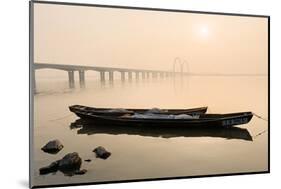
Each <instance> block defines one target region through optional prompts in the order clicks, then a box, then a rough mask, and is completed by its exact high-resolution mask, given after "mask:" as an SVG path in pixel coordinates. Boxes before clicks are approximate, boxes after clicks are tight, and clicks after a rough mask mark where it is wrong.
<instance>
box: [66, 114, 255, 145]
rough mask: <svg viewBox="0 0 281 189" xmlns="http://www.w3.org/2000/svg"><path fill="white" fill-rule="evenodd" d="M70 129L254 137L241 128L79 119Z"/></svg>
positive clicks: (91, 133)
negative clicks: (170, 125) (136, 124)
mask: <svg viewBox="0 0 281 189" xmlns="http://www.w3.org/2000/svg"><path fill="white" fill-rule="evenodd" d="M70 129H79V130H78V131H77V134H87V135H94V134H111V135H121V134H127V135H139V136H146V137H162V138H173V137H218V138H226V139H240V140H246V141H253V139H252V136H251V135H250V133H249V132H248V130H247V129H245V128H239V127H229V128H224V127H211V128H210V127H200V128H195V127H188V128H179V127H176V128H174V127H159V126H157V127H155V126H150V127H149V126H136V127H133V126H120V125H102V124H95V123H93V122H88V121H86V120H82V119H77V120H76V121H75V122H73V123H71V124H70Z"/></svg>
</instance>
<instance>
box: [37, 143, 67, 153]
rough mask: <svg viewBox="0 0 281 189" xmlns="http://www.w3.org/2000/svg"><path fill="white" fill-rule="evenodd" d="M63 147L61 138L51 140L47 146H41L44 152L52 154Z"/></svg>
mask: <svg viewBox="0 0 281 189" xmlns="http://www.w3.org/2000/svg"><path fill="white" fill-rule="evenodd" d="M62 148H63V145H62V143H61V142H60V141H59V140H52V141H49V142H48V143H47V144H46V145H45V146H43V147H42V148H41V150H43V151H44V152H47V153H50V154H56V153H58V152H59V151H60V150H61V149H62Z"/></svg>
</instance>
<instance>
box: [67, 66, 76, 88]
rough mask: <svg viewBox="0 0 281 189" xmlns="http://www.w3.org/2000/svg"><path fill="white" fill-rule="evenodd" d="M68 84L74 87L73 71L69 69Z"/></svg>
mask: <svg viewBox="0 0 281 189" xmlns="http://www.w3.org/2000/svg"><path fill="white" fill-rule="evenodd" d="M68 84H69V88H71V89H72V88H75V81H74V71H73V70H70V71H68Z"/></svg>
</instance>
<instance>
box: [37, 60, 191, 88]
mask: <svg viewBox="0 0 281 189" xmlns="http://www.w3.org/2000/svg"><path fill="white" fill-rule="evenodd" d="M38 69H56V70H63V71H66V72H67V73H68V81H69V88H74V87H75V81H74V72H78V73H79V84H80V87H84V86H85V72H86V71H96V72H99V74H100V80H101V82H105V80H106V77H105V75H106V73H108V79H109V81H110V82H113V80H114V73H115V72H119V73H120V75H121V80H122V81H125V79H126V77H125V75H126V74H127V75H128V80H129V81H131V80H132V79H133V73H134V74H135V79H136V80H138V79H139V77H140V75H141V77H142V79H147V78H149V77H150V75H151V77H152V78H157V77H158V76H159V77H160V78H163V77H170V76H175V75H185V74H187V73H184V72H182V71H181V72H175V71H163V70H146V69H130V68H114V67H98V66H82V65H65V64H46V63H34V64H33V74H34V75H33V79H34V81H33V85H34V89H35V91H36V77H35V71H36V70H38Z"/></svg>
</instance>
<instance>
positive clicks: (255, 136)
mask: <svg viewBox="0 0 281 189" xmlns="http://www.w3.org/2000/svg"><path fill="white" fill-rule="evenodd" d="M267 131H268V129H266V130H264V131H262V132H260V133H258V134H256V135H254V136H252V138H253V139H256V138H257V137H258V136H261V135H262V134H264V133H266V132H267Z"/></svg>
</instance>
